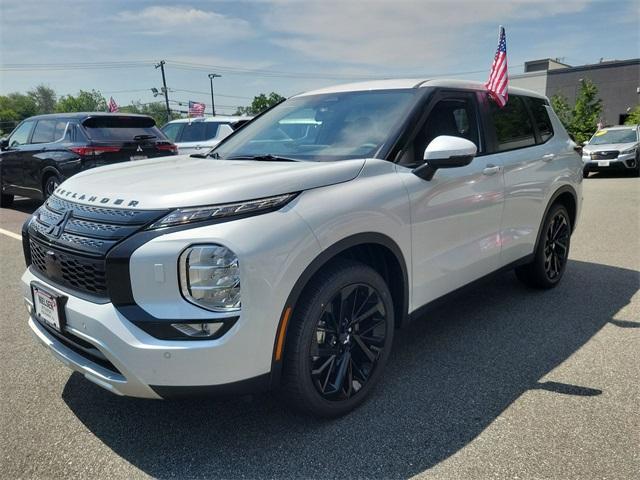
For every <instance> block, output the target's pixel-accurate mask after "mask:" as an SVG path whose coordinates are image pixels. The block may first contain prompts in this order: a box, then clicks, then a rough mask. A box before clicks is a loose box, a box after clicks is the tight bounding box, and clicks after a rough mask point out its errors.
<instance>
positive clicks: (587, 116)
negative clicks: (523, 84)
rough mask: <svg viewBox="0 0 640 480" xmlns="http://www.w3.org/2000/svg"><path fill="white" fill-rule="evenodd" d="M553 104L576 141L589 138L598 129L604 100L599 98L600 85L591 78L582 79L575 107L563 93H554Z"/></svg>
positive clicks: (579, 141) (583, 140) (580, 141)
mask: <svg viewBox="0 0 640 480" xmlns="http://www.w3.org/2000/svg"><path fill="white" fill-rule="evenodd" d="M551 105H552V106H553V109H554V110H555V112H556V114H557V115H558V118H560V121H561V122H562V124H563V125H564V126H565V128H566V129H567V131H568V132H569V134H570V135H571V136H572V138H573V139H574V140H575V142H576V143H578V144H580V143H582V142H585V141H587V140H589V139H590V138H591V136H592V135H593V134H594V133H595V131H596V130H597V129H598V119H599V118H600V114H601V113H602V100H601V99H600V98H598V87H596V86H595V85H594V83H593V82H592V81H591V80H588V79H586V80H581V81H580V90H579V91H578V95H577V96H576V103H575V104H574V106H573V108H571V107H569V104H568V102H567V99H566V98H565V97H563V96H561V95H554V96H553V97H552V98H551Z"/></svg>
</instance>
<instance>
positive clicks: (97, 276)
mask: <svg viewBox="0 0 640 480" xmlns="http://www.w3.org/2000/svg"><path fill="white" fill-rule="evenodd" d="M164 213H166V212H163V211H156V210H125V209H117V208H106V207H95V206H91V205H82V204H78V203H74V202H70V201H68V200H64V199H61V198H58V197H55V196H52V197H50V198H49V200H47V202H46V203H45V204H44V205H43V206H42V207H40V208H39V209H38V210H37V211H36V212H35V213H34V216H33V219H32V220H31V222H30V223H29V228H28V237H29V240H28V247H29V252H28V255H26V256H27V258H29V256H30V258H31V264H32V266H33V268H34V269H35V270H36V271H37V272H38V273H40V274H41V275H42V276H44V277H45V278H48V279H51V280H52V281H54V282H55V283H57V284H59V285H61V286H63V287H67V288H70V289H72V290H77V291H79V292H82V293H87V294H90V295H94V296H98V297H103V298H104V297H107V296H108V295H107V279H106V265H105V263H106V262H105V258H106V255H107V253H108V252H109V250H110V249H111V248H112V247H113V246H114V245H116V244H117V243H118V242H120V241H121V240H123V239H125V238H127V237H129V236H130V235H132V234H133V233H135V232H136V231H138V230H140V229H141V228H144V226H145V225H147V224H148V223H149V222H151V221H153V220H155V219H157V218H158V217H159V216H161V215H163V214H164Z"/></svg>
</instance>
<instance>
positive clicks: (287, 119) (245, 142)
mask: <svg viewBox="0 0 640 480" xmlns="http://www.w3.org/2000/svg"><path fill="white" fill-rule="evenodd" d="M418 93H419V92H418V89H398V90H368V91H361V92H339V93H328V94H321V95H303V96H300V97H294V98H292V99H290V100H287V101H286V102H284V103H282V104H280V105H278V106H276V107H274V108H273V109H272V110H270V111H268V112H267V113H265V114H264V115H262V116H261V117H259V118H257V119H255V120H254V121H253V122H251V123H250V124H248V125H246V126H245V127H244V128H243V129H242V130H240V131H238V132H237V133H236V134H235V135H234V136H233V137H231V138H229V139H228V140H227V141H225V142H224V143H223V144H222V145H220V146H219V147H217V148H216V149H215V150H214V152H215V153H217V154H218V155H219V157H220V158H223V159H232V158H237V157H240V158H247V157H248V158H251V157H254V156H261V155H273V156H281V157H287V158H293V159H295V160H311V161H333V160H347V159H352V158H367V157H372V156H375V155H376V153H377V152H378V151H379V150H380V149H381V147H382V146H383V145H385V143H386V142H387V141H389V140H390V139H391V138H395V137H394V135H395V134H396V132H397V131H398V129H399V128H400V127H401V126H402V124H403V122H404V120H405V118H406V116H407V113H408V111H409V110H410V108H411V107H412V106H413V104H414V103H415V98H416V96H417V95H418Z"/></svg>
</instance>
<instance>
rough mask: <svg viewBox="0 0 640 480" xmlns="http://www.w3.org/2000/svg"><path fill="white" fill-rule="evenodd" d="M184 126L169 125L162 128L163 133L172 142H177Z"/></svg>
mask: <svg viewBox="0 0 640 480" xmlns="http://www.w3.org/2000/svg"><path fill="white" fill-rule="evenodd" d="M182 126H183V124H182V123H168V124H166V125H165V126H164V127H162V132H163V133H164V134H165V135H166V136H167V138H168V139H169V140H171V141H172V142H177V141H178V135H179V134H180V130H182Z"/></svg>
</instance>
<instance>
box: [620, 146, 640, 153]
mask: <svg viewBox="0 0 640 480" xmlns="http://www.w3.org/2000/svg"><path fill="white" fill-rule="evenodd" d="M636 148H638V147H633V148H629V149H628V150H624V151H622V152H620V155H631V154H632V153H636Z"/></svg>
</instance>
